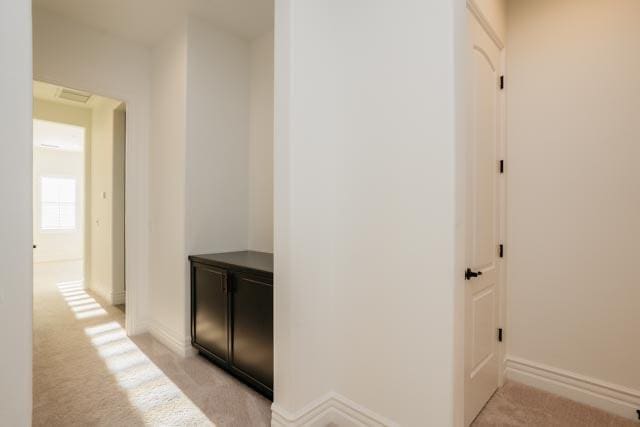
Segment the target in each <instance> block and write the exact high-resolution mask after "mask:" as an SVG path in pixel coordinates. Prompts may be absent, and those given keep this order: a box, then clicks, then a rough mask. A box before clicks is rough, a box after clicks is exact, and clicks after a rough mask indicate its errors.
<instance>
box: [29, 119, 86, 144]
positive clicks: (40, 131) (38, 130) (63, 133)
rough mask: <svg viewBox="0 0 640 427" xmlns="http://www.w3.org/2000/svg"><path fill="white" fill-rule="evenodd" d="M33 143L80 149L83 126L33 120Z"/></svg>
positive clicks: (82, 142) (82, 138) (82, 140)
mask: <svg viewBox="0 0 640 427" xmlns="http://www.w3.org/2000/svg"><path fill="white" fill-rule="evenodd" d="M33 145H35V146H36V147H42V148H49V149H53V150H63V151H82V150H83V148H84V128H82V127H80V126H72V125H68V124H64V123H55V122H47V121H44V120H33Z"/></svg>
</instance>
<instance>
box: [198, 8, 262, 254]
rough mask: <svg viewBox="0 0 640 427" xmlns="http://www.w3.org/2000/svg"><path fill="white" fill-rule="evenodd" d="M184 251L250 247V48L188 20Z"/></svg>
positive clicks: (203, 25) (242, 42)
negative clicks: (185, 248) (185, 244)
mask: <svg viewBox="0 0 640 427" xmlns="http://www.w3.org/2000/svg"><path fill="white" fill-rule="evenodd" d="M188 46H189V47H188V55H187V58H188V59H187V61H188V66H187V73H188V77H187V165H188V167H187V169H186V172H187V211H188V212H189V215H188V217H187V251H188V252H189V253H206V252H225V251H234V250H245V249H247V243H248V223H249V118H250V116H249V111H250V109H249V75H250V74H249V65H250V49H249V43H248V42H247V41H245V40H243V39H240V38H238V37H236V36H233V35H231V34H229V33H226V32H223V31H220V30H217V29H216V28H215V27H212V26H211V25H210V24H207V23H205V22H203V21H201V20H199V19H197V18H194V17H191V18H190V19H189V28H188Z"/></svg>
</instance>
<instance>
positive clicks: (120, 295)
mask: <svg viewBox="0 0 640 427" xmlns="http://www.w3.org/2000/svg"><path fill="white" fill-rule="evenodd" d="M126 300H127V293H126V292H125V291H119V292H111V305H118V304H124V303H125V301H126Z"/></svg>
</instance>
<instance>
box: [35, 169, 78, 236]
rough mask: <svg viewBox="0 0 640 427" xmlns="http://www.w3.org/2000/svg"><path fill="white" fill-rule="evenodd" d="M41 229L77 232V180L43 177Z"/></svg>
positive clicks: (41, 187) (41, 188)
mask: <svg viewBox="0 0 640 427" xmlns="http://www.w3.org/2000/svg"><path fill="white" fill-rule="evenodd" d="M40 215H41V219H40V228H42V229H43V230H75V228H76V180H75V179H74V178H54V177H50V176H43V177H42V182H41V185H40Z"/></svg>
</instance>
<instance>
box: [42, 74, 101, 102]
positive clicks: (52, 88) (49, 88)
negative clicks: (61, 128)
mask: <svg viewBox="0 0 640 427" xmlns="http://www.w3.org/2000/svg"><path fill="white" fill-rule="evenodd" d="M63 89H64V88H63V87H61V86H56V85H52V84H49V83H44V82H39V81H35V80H34V82H33V97H34V98H37V99H43V100H45V101H51V102H56V103H58V104H64V105H70V106H72V107H78V108H89V109H91V108H93V107H94V106H95V104H96V102H97V101H98V98H100V97H98V96H96V95H91V96H90V98H89V100H88V101H87V102H77V101H70V100H67V99H63V98H60V96H59V95H60V93H61V92H62V90H63Z"/></svg>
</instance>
